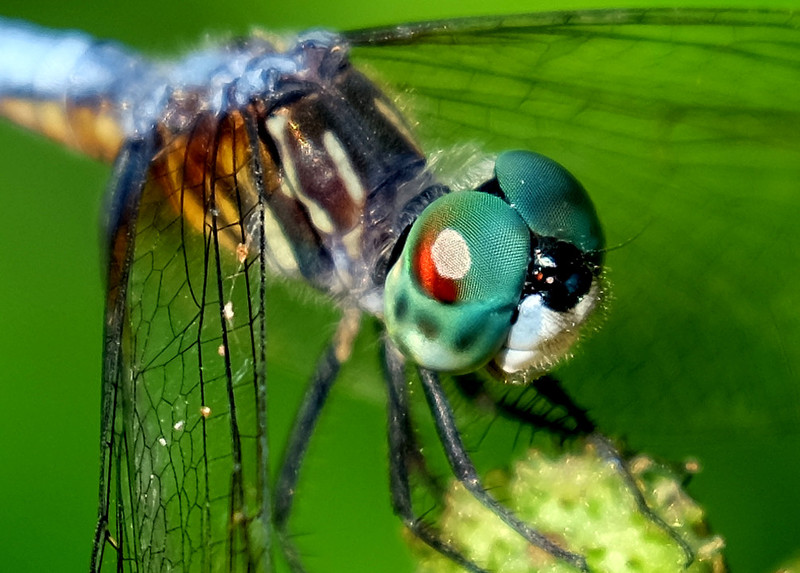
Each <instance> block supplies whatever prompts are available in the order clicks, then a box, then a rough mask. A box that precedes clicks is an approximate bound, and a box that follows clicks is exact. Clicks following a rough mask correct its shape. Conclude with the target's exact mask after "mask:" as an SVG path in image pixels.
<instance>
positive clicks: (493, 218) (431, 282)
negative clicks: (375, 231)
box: [384, 191, 530, 371]
mask: <svg viewBox="0 0 800 573" xmlns="http://www.w3.org/2000/svg"><path fill="white" fill-rule="evenodd" d="M529 254H530V233H529V231H528V228H527V226H526V225H525V222H524V221H523V220H522V219H521V218H520V216H519V215H518V214H517V213H516V212H515V211H514V210H513V209H512V208H511V207H510V206H509V205H508V204H506V203H505V202H504V201H503V200H502V199H500V198H498V197H493V196H491V195H488V194H486V193H478V192H474V191H461V192H457V193H450V194H448V195H445V196H444V197H441V198H439V199H437V200H436V201H434V202H433V203H431V204H430V205H429V206H428V207H427V208H426V209H425V211H423V213H422V214H421V215H420V216H419V218H418V219H417V221H416V222H415V223H414V225H413V227H412V228H411V232H410V233H409V235H408V240H407V241H406V244H405V246H404V247H403V252H402V254H401V256H400V259H399V260H398V261H397V263H395V265H394V266H393V267H392V269H391V270H390V271H389V274H388V276H387V278H386V285H385V291H384V295H385V304H384V310H385V318H386V327H387V331H388V333H389V336H390V337H391V338H392V339H393V341H394V342H395V343H396V344H397V345H398V346H399V347H400V348H401V350H403V351H404V352H405V353H406V354H408V355H409V356H410V357H412V358H413V359H414V360H415V361H416V362H417V363H418V364H420V365H422V366H424V367H426V368H431V369H435V370H442V371H468V370H473V369H475V368H478V367H479V366H481V365H483V364H485V363H486V362H487V361H488V360H489V359H490V358H491V357H492V355H493V354H494V353H495V351H496V350H497V349H498V348H499V347H500V345H501V344H502V343H503V340H504V339H505V336H506V334H507V332H508V329H509V328H510V325H511V319H512V316H513V313H514V311H515V309H516V306H517V304H518V302H519V297H520V293H521V291H522V286H523V284H524V281H525V274H526V271H527V267H528V262H529V261H528V259H529Z"/></svg>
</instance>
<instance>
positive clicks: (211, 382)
mask: <svg viewBox="0 0 800 573" xmlns="http://www.w3.org/2000/svg"><path fill="white" fill-rule="evenodd" d="M246 131H247V130H246V129H245V126H244V122H243V120H242V118H241V116H239V115H236V114H233V115H231V116H228V117H226V118H224V119H221V120H219V121H218V120H217V119H216V118H211V117H199V118H197V119H196V121H195V123H194V125H193V126H192V129H191V130H190V131H189V132H188V133H185V134H179V135H175V136H171V135H169V134H159V140H160V141H159V143H160V144H159V145H158V152H157V153H156V154H155V155H154V154H153V150H154V149H155V148H156V146H155V145H154V144H153V145H138V146H137V145H136V144H134V143H131V144H129V145H128V147H127V148H126V150H125V151H124V152H123V154H122V155H121V158H120V160H119V162H118V166H117V179H116V185H117V188H116V190H115V197H114V200H113V201H114V209H112V215H111V219H112V224H113V225H114V229H115V230H114V232H113V234H112V236H111V257H110V259H111V260H110V273H109V292H110V294H109V303H108V319H107V346H106V365H105V366H106V367H105V374H104V392H103V394H104V400H103V417H102V419H103V428H104V429H103V443H102V444H101V446H102V447H103V452H104V453H103V459H102V462H103V483H102V484H101V507H100V512H101V515H100V517H101V519H100V524H99V527H98V533H97V538H96V542H95V554H94V558H93V562H94V563H93V567H94V568H95V569H96V570H100V569H102V570H103V571H187V572H188V571H223V570H224V571H268V570H269V551H268V543H269V524H270V522H271V520H270V512H269V507H270V506H269V495H268V486H267V468H268V464H267V459H266V458H267V453H266V431H265V416H266V414H265V411H266V410H265V392H266V387H265V380H264V364H265V360H264V356H263V351H264V348H265V345H264V336H265V330H264V323H263V319H264V300H265V294H264V287H265V278H264V272H263V265H262V263H263V260H262V259H261V257H260V255H259V253H260V252H261V251H260V250H259V249H256V248H254V247H253V245H252V242H253V241H256V242H257V241H258V239H257V238H254V237H257V236H258V233H259V227H258V221H260V220H261V219H260V217H258V216H256V215H254V214H255V213H257V212H258V208H257V205H258V202H259V200H258V191H257V189H258V186H257V184H256V179H257V178H256V177H255V175H254V169H253V165H254V163H253V161H254V160H253V157H252V154H251V153H250V147H249V145H250V144H249V141H248V137H247V135H246Z"/></svg>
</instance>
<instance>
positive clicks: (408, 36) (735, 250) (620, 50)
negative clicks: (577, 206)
mask: <svg viewBox="0 0 800 573" xmlns="http://www.w3.org/2000/svg"><path fill="white" fill-rule="evenodd" d="M798 26H800V20H798V19H797V17H796V16H791V15H788V14H785V13H772V12H710V11H664V10H655V11H619V12H614V11H604V12H586V13H556V14H544V15H530V16H518V17H505V18H498V19H481V20H476V19H469V20H457V21H453V22H442V23H433V24H422V25H417V26H414V25H411V26H406V27H398V28H390V29H385V30H368V31H362V32H355V33H352V34H351V35H350V38H351V40H352V41H353V43H354V44H355V45H356V47H355V48H354V60H355V61H356V62H361V63H363V64H364V65H366V66H367V67H368V68H372V69H374V70H375V72H376V75H377V76H378V77H379V78H382V79H383V80H384V81H385V82H386V83H387V84H388V85H389V86H390V87H391V88H393V89H394V90H396V92H397V93H398V94H399V95H398V99H399V101H400V104H401V105H402V106H403V107H404V110H405V111H406V113H407V115H408V116H409V117H410V118H411V119H412V120H413V121H415V123H416V129H417V131H418V132H419V134H420V136H421V138H422V140H423V142H424V143H425V144H426V145H427V148H428V151H429V152H438V151H441V150H443V149H445V150H446V149H447V148H448V147H450V146H454V145H457V144H459V143H463V142H474V143H477V144H479V145H480V146H481V147H482V148H483V149H484V150H486V151H498V150H501V149H508V148H517V147H521V148H529V149H534V150H537V151H539V152H542V153H545V154H547V155H549V156H552V157H554V158H555V159H557V160H558V161H560V162H561V163H563V164H564V165H566V166H568V167H569V169H571V170H572V171H573V172H575V173H576V174H577V176H578V178H579V179H580V180H581V181H582V182H583V183H584V184H585V185H586V187H587V189H589V190H590V192H591V194H592V197H593V198H594V200H595V201H596V203H597V204H598V209H599V212H600V214H601V217H602V220H603V221H604V224H605V228H606V231H607V234H608V236H609V245H610V246H611V247H612V249H614V247H615V246H620V248H618V249H615V250H613V251H612V252H610V253H609V257H608V259H609V265H608V266H609V267H610V271H609V276H610V281H611V284H612V293H613V299H612V300H611V302H610V305H609V306H610V307H611V311H610V312H609V315H608V322H607V323H606V324H605V325H604V326H603V330H604V331H606V332H605V333H604V334H610V333H613V337H609V336H600V337H596V338H597V340H593V341H592V342H591V343H590V345H589V348H588V350H587V352H590V353H591V358H590V359H588V358H587V359H586V360H585V361H584V362H587V363H591V367H590V368H585V369H582V368H574V369H568V371H569V372H570V373H578V372H580V376H579V378H580V379H581V381H580V382H576V384H579V385H580V392H581V395H583V393H588V396H590V397H591V399H592V400H593V401H594V400H595V399H597V400H598V401H599V400H602V401H606V403H607V401H608V400H611V401H612V402H613V403H614V406H607V407H608V408H609V410H611V411H617V414H618V415H617V416H616V417H617V418H619V417H620V416H622V415H623V414H624V415H626V416H631V417H635V416H638V415H639V411H640V409H641V408H642V407H643V406H644V405H645V404H649V403H651V402H652V399H654V398H657V399H658V401H659V402H665V403H667V404H671V405H670V406H668V407H665V408H662V414H659V412H658V411H656V409H655V408H653V410H654V411H653V412H649V413H648V417H649V418H650V419H649V424H650V425H651V427H652V429H653V430H654V431H658V432H665V431H667V432H669V431H674V430H680V431H684V430H685V429H686V428H689V429H699V428H703V429H706V430H710V429H713V428H716V429H717V430H721V429H722V428H729V427H730V425H731V423H733V424H735V425H745V426H763V427H772V428H776V427H777V428H787V427H791V426H794V424H795V423H796V422H797V420H798V416H800V411H798V401H797V394H795V393H794V391H793V390H792V393H791V394H787V392H789V390H788V389H787V385H786V384H785V383H784V382H785V381H786V380H787V378H791V379H792V380H794V381H795V382H796V376H797V375H796V371H797V370H796V366H797V364H798V360H799V359H800V356H798V354H797V350H796V349H797V348H800V347H799V346H797V345H796V344H791V343H792V342H797V340H798V338H797V337H798V322H797V319H796V317H795V316H793V315H794V314H795V313H792V312H788V311H789V310H790V309H789V307H788V306H787V304H788V301H790V300H796V297H795V295H794V286H793V285H794V282H795V280H796V278H797V271H796V269H797V267H798V265H797V263H798V256H799V254H800V253H798V250H797V249H796V248H795V245H796V244H797V242H798V241H797V239H798V238H800V232H799V231H798V227H797V225H795V222H794V217H792V216H789V214H788V211H787V210H788V209H791V208H792V207H796V205H797V202H798V183H797V182H798V180H800V177H798V176H799V175H800V145H798V144H799V143H800V136H798V127H800V31H798ZM629 240H630V243H627V241H629ZM623 243H625V244H624V245H623ZM767 325H769V326H767ZM608 331H610V332H608ZM603 338H613V339H614V341H615V342H614V343H613V344H612V345H608V346H604V345H603V344H602V342H601V340H602V339H603ZM620 340H625V341H626V342H625V344H624V345H620V344H619V341H620ZM790 346H791V348H789V347H790ZM634 368H635V369H636V370H637V373H636V384H633V385H630V384H629V381H627V380H626V381H625V384H626V386H625V390H624V392H623V391H622V386H620V387H616V386H614V384H615V382H614V380H616V379H621V378H624V376H623V375H622V374H623V373H625V372H628V371H630V370H632V369H634ZM790 386H791V387H795V386H796V383H795V384H791V385H790ZM592 388H596V389H598V390H599V393H598V390H593V389H592ZM599 394H602V396H600V395H599ZM608 394H611V396H609V395H608ZM698 398H702V401H698ZM787 398H790V399H787ZM699 404H702V405H703V407H702V408H700V407H697V406H698V405H699ZM715 405H716V406H717V407H715ZM620 408H622V409H624V410H625V411H624V412H619V409H620ZM676 409H679V410H680V412H681V420H680V424H674V414H675V411H676ZM732 412H737V416H738V417H737V419H736V420H735V421H733V422H732V420H731V413H732ZM662 415H663V418H660V417H659V416H662ZM654 417H655V418H654ZM677 426H680V428H678V427H677Z"/></svg>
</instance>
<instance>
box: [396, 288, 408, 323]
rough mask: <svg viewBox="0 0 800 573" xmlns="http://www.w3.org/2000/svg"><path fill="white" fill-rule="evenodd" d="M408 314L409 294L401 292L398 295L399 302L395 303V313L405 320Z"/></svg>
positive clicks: (399, 318)
mask: <svg viewBox="0 0 800 573" xmlns="http://www.w3.org/2000/svg"><path fill="white" fill-rule="evenodd" d="M407 314H408V296H406V293H404V292H403V293H400V295H399V296H398V297H397V303H395V305H394V315H395V317H397V320H403V319H404V318H405V317H406V315H407Z"/></svg>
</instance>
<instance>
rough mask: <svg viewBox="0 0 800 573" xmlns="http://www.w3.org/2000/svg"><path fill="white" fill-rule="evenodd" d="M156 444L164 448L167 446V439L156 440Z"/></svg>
mask: <svg viewBox="0 0 800 573" xmlns="http://www.w3.org/2000/svg"><path fill="white" fill-rule="evenodd" d="M158 443H159V444H161V445H162V446H166V445H167V439H166V438H164V437H161V438H158Z"/></svg>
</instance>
